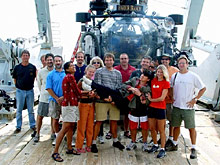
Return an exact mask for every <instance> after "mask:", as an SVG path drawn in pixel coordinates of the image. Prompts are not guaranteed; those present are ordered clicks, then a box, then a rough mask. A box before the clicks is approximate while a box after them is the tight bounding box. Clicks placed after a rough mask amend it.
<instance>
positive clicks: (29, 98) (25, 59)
mask: <svg viewBox="0 0 220 165" xmlns="http://www.w3.org/2000/svg"><path fill="white" fill-rule="evenodd" d="M29 59H30V53H29V51H27V50H24V51H23V52H22V53H21V60H22V62H21V63H20V64H18V65H16V66H15V68H14V71H13V79H14V83H15V86H16V104H17V112H16V121H17V125H16V130H15V131H14V133H19V132H20V131H21V126H22V110H23V108H24V104H25V101H26V104H27V109H28V116H29V125H30V128H31V129H32V130H33V131H35V118H34V110H33V106H34V90H33V87H34V80H35V77H36V67H35V66H34V65H32V64H31V63H29ZM32 135H33V136H34V134H32Z"/></svg>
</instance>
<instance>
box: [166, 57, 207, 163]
mask: <svg viewBox="0 0 220 165" xmlns="http://www.w3.org/2000/svg"><path fill="white" fill-rule="evenodd" d="M177 62H178V67H179V70H180V71H179V72H177V73H175V74H173V75H172V78H171V83H170V84H171V87H173V94H174V95H173V99H174V103H173V111H172V115H171V120H172V123H171V125H172V126H173V127H174V132H173V134H174V137H173V145H171V146H170V147H169V148H166V150H167V151H177V149H178V144H177V139H178V136H179V134H180V126H181V122H182V120H184V125H185V128H187V129H189V134H190V139H191V143H192V148H191V154H190V158H191V159H195V158H197V152H196V130H195V110H194V104H196V101H197V100H198V99H199V98H200V97H201V96H202V95H203V94H204V92H205V90H206V87H205V85H204V84H203V82H202V81H201V79H200V78H199V76H198V75H197V74H195V73H193V72H191V71H188V66H189V61H188V58H187V57H186V56H185V55H181V56H180V57H179V58H178V60H177ZM196 89H198V90H199V92H198V94H197V95H195V92H196Z"/></svg>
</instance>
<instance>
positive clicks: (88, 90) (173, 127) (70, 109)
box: [13, 50, 206, 162]
mask: <svg viewBox="0 0 220 165" xmlns="http://www.w3.org/2000/svg"><path fill="white" fill-rule="evenodd" d="M29 58H30V53H29V52H28V51H26V50H25V51H23V52H22V55H21V59H22V62H21V63H20V64H19V65H17V66H16V67H15V69H14V73H13V78H14V80H15V85H16V99H17V114H16V120H17V126H16V130H15V133H19V132H20V131H21V126H22V110H23V108H24V104H25V101H26V104H27V109H28V114H29V123H30V128H31V129H33V131H34V132H33V134H32V137H34V141H35V142H39V140H40V129H41V126H42V120H43V118H44V117H46V116H50V117H51V139H53V143H52V144H53V145H55V148H54V151H53V154H52V158H53V159H54V160H55V161H59V162H61V161H63V159H62V158H61V156H60V154H59V151H58V150H59V146H60V144H61V142H62V140H63V138H64V136H65V135H66V140H67V151H66V154H74V155H80V154H81V153H85V152H93V153H97V152H98V148H97V145H96V143H97V142H96V141H97V137H101V138H99V140H100V142H101V143H103V139H102V136H103V122H104V121H105V120H107V119H108V116H109V120H110V130H109V132H108V135H110V138H111V136H112V139H113V143H112V146H113V147H116V148H118V149H120V150H123V149H124V148H125V146H124V145H122V144H121V142H120V141H119V140H118V136H117V123H118V121H119V120H120V114H123V115H124V136H125V137H130V138H131V142H130V143H129V144H127V146H126V149H127V150H133V149H136V148H137V146H136V135H137V130H138V129H139V128H141V130H142V138H143V145H142V150H143V151H147V152H148V153H153V152H156V151H159V153H158V155H157V158H163V157H165V155H166V152H165V151H177V150H178V142H177V140H178V136H179V134H180V126H181V122H182V120H184V123H185V128H187V129H189V133H190V138H191V143H192V148H191V154H190V158H192V159H194V158H196V157H197V151H196V130H195V110H194V104H195V103H196V101H197V100H198V99H199V98H200V97H201V96H202V95H203V93H204V92H205V90H206V88H205V85H204V84H203V82H202V81H201V79H200V78H199V77H198V76H197V75H196V74H195V73H193V72H191V71H189V70H188V66H189V60H188V58H187V57H186V56H185V55H181V56H180V57H179V58H178V60H177V63H178V68H179V69H177V68H176V67H173V66H170V62H171V57H170V56H169V55H168V54H163V55H162V56H161V65H159V66H157V67H155V63H153V62H152V59H151V57H149V56H144V57H143V58H142V60H141V63H140V66H141V68H140V69H135V68H134V67H133V66H131V65H130V64H129V56H128V55H127V54H126V53H122V54H121V55H120V64H119V65H118V66H115V67H114V61H115V56H114V55H113V54H112V53H106V54H105V55H104V58H103V61H102V60H101V58H99V57H94V58H92V59H91V61H90V64H89V65H88V66H86V65H85V64H84V58H85V55H84V53H83V52H78V53H77V54H76V64H73V63H72V62H71V61H69V62H66V63H65V64H64V65H63V59H62V56H59V55H55V56H54V55H53V54H46V55H45V57H44V61H45V66H44V67H43V68H41V69H40V70H39V71H38V73H37V70H36V67H35V66H34V65H32V64H30V63H29ZM35 77H37V82H38V87H39V90H40V98H39V105H38V114H37V125H36V124H35V118H34V111H33V104H34V99H33V98H34V97H33V96H34V93H33V84H34V80H35ZM196 89H198V90H199V92H198V93H195V90H196ZM94 114H95V117H94ZM61 116H62V118H61V121H62V128H61V130H60V129H59V122H60V117H61ZM166 119H167V120H168V121H169V137H168V140H167V141H166V135H165V126H166ZM35 125H36V127H35ZM76 128H77V129H76ZM129 130H130V133H131V134H130V133H129ZM75 131H76V132H77V134H76V144H75V147H76V149H73V147H72V146H73V145H72V138H73V134H74V132H75ZM149 131H150V132H151V137H152V140H153V146H152V147H151V148H150V149H149V148H148V143H147V137H148V132H149ZM158 133H159V134H160V140H159V141H160V144H161V146H160V149H159V144H158V142H159V141H157V134H158ZM85 139H86V147H85V148H83V143H84V140H85Z"/></svg>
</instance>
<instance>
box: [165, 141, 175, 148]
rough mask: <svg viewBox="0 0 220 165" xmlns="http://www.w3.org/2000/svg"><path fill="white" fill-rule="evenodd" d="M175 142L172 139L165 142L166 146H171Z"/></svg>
mask: <svg viewBox="0 0 220 165" xmlns="http://www.w3.org/2000/svg"><path fill="white" fill-rule="evenodd" d="M172 144H173V142H172V140H170V139H168V140H167V142H166V144H165V148H168V147H170V146H171V145H172Z"/></svg>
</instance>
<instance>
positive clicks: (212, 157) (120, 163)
mask: <svg viewBox="0 0 220 165" xmlns="http://www.w3.org/2000/svg"><path fill="white" fill-rule="evenodd" d="M36 109H37V107H35V111H36ZM0 123H1V124H0V164H1V165H2V164H3V165H5V164H16V165H22V164H31V165H32V164H74V165H84V164H85V165H93V164H94V165H96V164H97V165H130V164H132V165H133V164H141V165H144V164H169V165H178V164H179V165H184V164H193V165H195V164H201V165H213V164H220V124H218V123H216V122H214V121H213V119H210V112H204V111H197V112H196V125H197V147H198V158H197V159H194V160H191V159H189V154H190V140H189V133H188V130H186V129H184V128H183V127H182V128H181V133H182V135H183V137H184V139H185V142H186V147H185V146H184V140H183V137H180V138H179V149H178V151H176V152H167V156H166V157H165V158H163V159H157V158H156V154H148V153H146V152H143V151H142V150H141V146H142V144H141V143H137V145H138V149H136V150H135V151H126V150H124V151H120V150H118V149H115V148H113V147H111V145H112V140H106V139H105V144H98V149H99V152H98V153H97V154H95V153H85V154H81V155H80V156H74V155H67V154H66V153H65V151H66V142H65V141H63V142H62V145H61V146H60V150H59V151H60V153H61V156H62V158H63V159H64V162H62V163H58V162H55V161H54V160H53V159H52V158H51V154H52V151H53V148H54V147H53V146H52V145H51V140H50V118H44V120H43V126H42V129H41V137H40V142H39V143H34V141H33V139H32V138H31V132H32V131H31V130H29V125H28V115H27V111H26V110H25V111H23V127H22V131H21V132H20V133H19V134H16V135H15V134H13V132H14V130H15V123H16V120H15V119H14V120H11V121H7V120H3V119H2V120H0ZM104 129H105V130H104V131H105V132H107V131H108V129H109V125H108V124H105V128H104ZM118 130H120V127H119V128H118ZM119 133H120V135H121V142H122V144H124V145H126V144H128V143H129V142H130V140H129V139H127V138H124V137H123V131H119ZM138 136H139V137H140V136H141V134H140V133H138ZM150 140H151V138H148V141H150ZM185 151H186V153H185Z"/></svg>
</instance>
